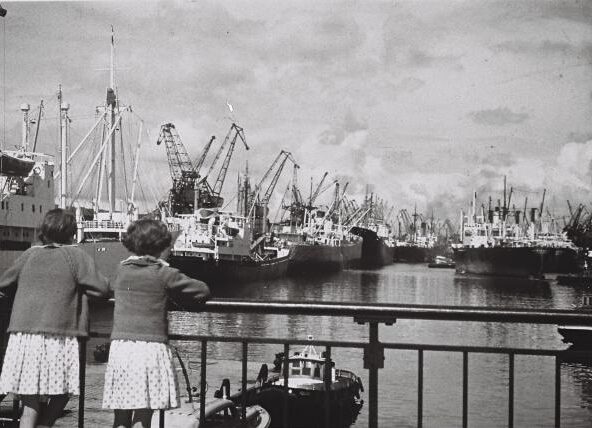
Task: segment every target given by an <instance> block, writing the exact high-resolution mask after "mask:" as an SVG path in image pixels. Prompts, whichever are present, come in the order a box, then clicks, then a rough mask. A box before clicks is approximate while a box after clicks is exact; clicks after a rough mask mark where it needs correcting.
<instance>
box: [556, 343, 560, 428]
mask: <svg viewBox="0 0 592 428" xmlns="http://www.w3.org/2000/svg"><path fill="white" fill-rule="evenodd" d="M560 427H561V357H560V356H559V355H557V356H556V357H555V428H560Z"/></svg>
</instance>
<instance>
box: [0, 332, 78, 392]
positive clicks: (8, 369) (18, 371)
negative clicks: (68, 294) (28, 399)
mask: <svg viewBox="0 0 592 428" xmlns="http://www.w3.org/2000/svg"><path fill="white" fill-rule="evenodd" d="M78 349H79V348H78V339H77V338H76V337H70V336H57V335H52V334H29V333H11V334H10V337H9V339H8V345H7V347H6V354H5V356H4V364H3V366H2V374H0V393H2V394H6V393H9V392H12V393H13V394H17V395H59V394H72V395H79V393H80V385H79V377H78V376H79V359H78V358H79V354H78V352H79V351H78Z"/></svg>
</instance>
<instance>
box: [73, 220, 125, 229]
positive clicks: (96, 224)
mask: <svg viewBox="0 0 592 428" xmlns="http://www.w3.org/2000/svg"><path fill="white" fill-rule="evenodd" d="M80 225H81V226H82V228H83V229H121V230H126V225H125V224H124V223H123V222H120V221H111V220H89V221H87V220H85V221H82V222H80Z"/></svg>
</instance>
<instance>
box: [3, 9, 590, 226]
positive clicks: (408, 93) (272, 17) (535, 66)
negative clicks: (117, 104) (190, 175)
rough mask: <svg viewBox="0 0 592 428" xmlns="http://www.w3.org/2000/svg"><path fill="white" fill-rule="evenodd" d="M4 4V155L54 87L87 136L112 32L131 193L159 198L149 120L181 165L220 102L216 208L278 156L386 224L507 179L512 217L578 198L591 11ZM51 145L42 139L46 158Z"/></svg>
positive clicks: (159, 171) (584, 170) (452, 205)
mask: <svg viewBox="0 0 592 428" xmlns="http://www.w3.org/2000/svg"><path fill="white" fill-rule="evenodd" d="M1 4H2V6H3V7H4V8H6V9H7V10H8V14H7V16H6V17H5V18H4V19H3V22H2V23H0V25H1V26H3V27H2V28H3V30H2V33H1V34H0V37H2V43H3V45H4V46H5V54H4V66H3V67H4V70H5V73H3V85H4V89H3V94H2V97H3V103H2V109H3V110H4V111H3V113H2V114H3V128H4V132H3V133H2V139H3V140H5V142H4V145H5V147H6V146H9V145H10V144H11V143H10V141H12V140H13V139H17V140H18V138H19V137H18V135H19V133H20V124H19V120H20V119H19V118H20V112H19V110H18V106H19V105H20V104H21V103H23V102H28V103H31V104H32V105H36V104H39V100H40V99H41V98H44V100H45V103H46V117H47V118H48V120H49V121H51V118H52V117H53V118H54V119H55V116H56V115H57V114H55V113H54V112H55V110H56V107H55V105H56V104H55V92H56V88H57V86H58V84H61V85H62V87H63V90H64V97H65V99H66V100H67V101H68V102H69V103H70V104H71V116H72V119H73V121H72V135H73V136H74V138H73V139H74V140H76V139H77V138H76V137H77V136H78V137H79V138H81V137H82V136H83V135H84V134H85V133H86V130H87V129H88V127H90V126H91V125H92V123H93V114H94V109H95V107H96V106H97V105H100V104H101V102H102V100H103V99H104V93H105V87H106V86H107V82H108V73H107V71H105V69H106V68H107V67H108V64H109V40H110V29H111V25H113V27H114V29H115V38H116V50H117V52H116V55H117V57H116V66H117V71H116V83H117V86H118V90H119V96H120V99H121V100H122V101H123V102H125V103H126V104H129V105H132V106H133V108H134V112H135V113H136V114H137V115H139V116H141V117H142V118H143V119H144V121H145V123H146V126H147V127H148V129H149V131H150V135H151V136H152V141H147V142H146V143H145V147H146V148H145V157H144V162H145V163H146V164H147V165H149V167H145V168H144V169H145V170H148V169H149V170H150V174H149V175H150V178H149V179H145V180H150V181H152V182H154V183H155V186H156V187H158V186H160V188H161V189H166V186H167V185H168V181H167V180H169V175H168V168H167V164H166V157H165V153H164V149H163V147H162V146H160V147H157V146H156V145H155V143H154V141H155V139H156V136H157V135H158V129H159V126H160V124H161V123H162V122H164V121H171V122H173V123H175V125H176V127H177V129H178V131H179V133H180V135H181V138H182V139H183V142H184V143H185V145H186V146H187V149H188V151H189V152H190V153H191V155H192V157H195V156H197V155H198V153H199V152H200V150H201V148H203V146H204V145H205V143H206V142H207V141H208V140H209V137H210V136H211V135H216V136H217V138H218V139H219V140H222V139H223V138H224V136H225V135H226V132H227V130H228V128H229V126H230V123H231V122H230V119H229V114H230V113H229V110H228V107H227V105H226V103H227V101H228V102H229V103H230V104H231V105H232V106H233V109H234V119H235V120H236V121H237V123H238V124H239V125H241V126H242V127H243V128H244V129H245V134H246V137H247V142H248V144H249V145H250V147H251V150H250V151H249V152H246V151H245V150H244V148H242V147H238V146H237V149H236V152H235V156H234V158H233V164H232V168H231V172H230V173H229V179H228V180H227V182H226V185H225V193H227V195H228V197H230V194H231V193H233V192H234V190H235V186H236V171H237V170H238V169H239V168H243V169H244V165H245V163H246V161H247V159H248V163H249V169H250V171H251V173H252V176H253V179H254V180H255V181H257V180H258V178H260V177H261V176H262V174H263V173H264V171H265V170H266V168H267V167H268V166H269V165H270V164H271V162H272V160H273V159H274V157H275V155H276V154H277V153H278V152H279V150H280V149H285V150H289V151H291V152H292V153H293V154H294V156H295V158H296V160H297V161H298V163H299V164H300V166H301V169H300V171H299V181H300V183H302V186H303V194H305V195H308V193H309V186H310V177H311V176H312V177H314V181H315V183H316V182H317V181H318V180H319V178H320V177H321V176H322V174H323V172H324V171H328V172H329V174H330V177H333V178H339V179H341V180H342V181H343V182H345V181H349V189H348V193H349V194H350V196H352V197H353V196H357V197H361V196H363V194H364V192H365V189H366V188H367V186H370V187H369V188H370V189H371V190H373V191H374V192H376V193H377V194H378V195H379V196H380V197H381V198H383V199H385V200H387V201H389V202H390V203H391V204H392V205H393V206H394V207H395V210H399V209H402V208H406V209H408V210H411V209H413V206H414V205H415V204H417V207H418V210H419V211H423V212H425V213H429V212H431V211H432V210H435V214H436V216H438V217H445V216H449V217H452V218H453V219H455V220H456V217H457V213H458V212H459V210H460V209H461V208H467V207H468V204H469V201H470V195H471V193H472V192H473V191H477V192H478V197H479V198H480V199H481V200H482V201H486V200H487V198H488V197H489V196H490V195H491V196H492V197H493V198H494V199H496V198H501V193H500V192H501V189H502V185H503V176H504V175H507V180H508V185H509V186H510V185H511V186H513V187H514V196H513V202H515V203H516V204H517V205H522V204H523V203H524V202H523V201H524V198H526V197H528V200H529V201H532V202H533V204H534V203H536V204H538V203H540V198H541V197H542V190H543V189H544V188H546V189H547V200H546V201H547V202H548V203H549V207H550V209H552V210H553V212H555V213H557V215H562V214H564V213H565V212H566V211H567V206H566V203H565V200H566V199H569V200H570V201H571V202H572V203H574V204H575V203H577V202H583V203H588V202H589V201H590V191H591V190H592V171H591V161H592V120H591V118H592V26H591V25H590V23H591V22H592V3H590V2H588V1H583V0H573V1H572V0H566V1H562V0H556V1H544V0H533V1H530V0H512V1H501V0H499V1H498V0H489V1H482V0H470V1H450V0H437V1H436V0H433V1H429V0H428V1H409V0H405V1H384V2H381V1H324V2H319V1H311V2H308V1H281V2H278V1H271V0H270V1H258V0H255V1H248V2H244V1H242V2H240V1H224V0H222V1H220V0H216V1H208V0H198V1H184V0H179V1H166V2H165V1H163V2H156V1H142V2H136V1H119V2H38V3H33V2H7V1H2V2H1ZM0 19H2V18H0ZM52 103H53V104H52ZM54 122H55V121H54ZM42 131H43V128H42ZM42 133H43V132H42ZM52 135H56V133H55V132H54V133H53V134H52V132H51V130H50V126H49V125H48V127H47V130H46V132H45V135H44V138H45V140H44V145H45V146H44V149H45V150H46V151H51V150H52V147H55V144H56V143H55V138H53V140H52V137H51V136H52ZM290 175H291V170H288V169H287V170H286V172H285V180H288V179H289V176H290ZM231 177H232V178H231ZM281 186H283V187H285V186H286V184H282V185H281ZM283 187H282V190H280V185H278V188H277V189H278V190H276V193H282V192H283ZM326 196H327V197H328V196H329V192H327V195H326Z"/></svg>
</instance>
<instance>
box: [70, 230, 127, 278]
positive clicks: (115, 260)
mask: <svg viewBox="0 0 592 428" xmlns="http://www.w3.org/2000/svg"><path fill="white" fill-rule="evenodd" d="M78 247H80V248H81V249H83V250H84V251H85V252H86V253H87V254H88V255H89V256H91V257H92V259H93V260H94V261H95V263H96V266H97V270H98V271H99V272H100V273H102V274H103V275H105V276H106V277H107V278H109V280H110V281H111V280H113V279H115V275H116V273H117V268H118V267H119V264H120V263H121V262H122V261H123V260H125V259H127V258H128V257H129V256H131V255H132V253H130V252H129V251H128V250H127V248H125V247H124V246H123V244H122V243H121V241H116V240H113V241H96V242H95V241H84V242H81V243H79V244H78Z"/></svg>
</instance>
